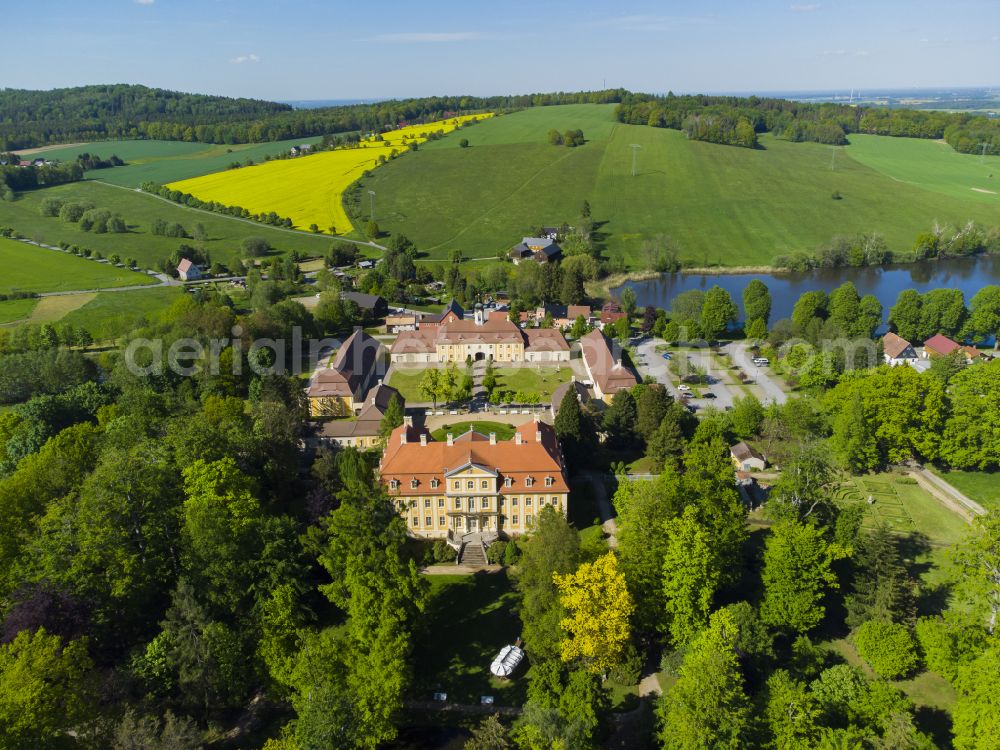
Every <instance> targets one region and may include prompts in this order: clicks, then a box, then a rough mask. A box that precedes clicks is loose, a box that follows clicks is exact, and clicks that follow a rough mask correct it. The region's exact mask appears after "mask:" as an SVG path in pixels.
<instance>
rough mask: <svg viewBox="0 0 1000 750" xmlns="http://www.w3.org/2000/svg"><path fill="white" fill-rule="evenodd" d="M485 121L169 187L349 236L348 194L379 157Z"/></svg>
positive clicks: (444, 123) (391, 136)
mask: <svg viewBox="0 0 1000 750" xmlns="http://www.w3.org/2000/svg"><path fill="white" fill-rule="evenodd" d="M486 117H489V115H463V116H462V117H456V118H453V119H450V120H440V121H437V122H431V123H427V124H425V125H411V126H408V127H404V128H400V129H399V130H392V131H389V132H387V133H383V134H382V135H381V137H380V138H379V139H378V140H375V139H374V138H371V137H370V138H368V139H366V140H363V141H362V142H361V143H360V144H359V145H358V146H357V147H356V148H345V149H337V150H335V151H323V152H320V153H317V154H311V155H309V156H302V157H299V158H297V159H285V160H281V161H272V162H267V163H265V164H260V165H256V166H253V167H243V168H240V169H232V170H227V171H224V172H217V173H215V174H210V175H205V176H203V177H197V178H194V179H190V180H181V181H179V182H172V183H170V184H169V185H168V187H170V188H171V189H173V190H180V191H181V192H183V193H190V194H191V195H194V196H196V197H197V198H200V199H201V200H204V201H212V200H214V201H218V202H220V203H224V204H226V205H230V206H242V207H243V208H246V209H248V210H249V211H250V212H251V213H268V212H270V211H274V212H276V213H277V214H278V215H279V216H285V217H288V218H290V219H291V220H292V222H293V223H294V225H295V226H296V227H297V228H299V229H306V228H308V227H309V226H310V225H312V224H316V225H317V226H318V227H319V229H320V230H321V231H323V232H328V233H330V234H349V233H350V232H351V231H352V225H351V222H350V220H349V219H348V218H347V214H346V212H345V211H344V207H343V194H344V190H346V189H347V187H348V186H349V185H350V184H351V183H352V182H354V181H355V180H357V179H358V178H359V177H360V176H361V174H362V173H363V172H365V171H366V170H369V169H373V168H374V167H377V166H379V160H380V158H381V157H384V158H385V159H389V158H390V156H391V155H392V152H393V151H396V152H398V153H403V152H404V151H405V150H406V148H407V147H408V146H409V144H411V143H417V144H420V143H423V142H425V141H426V135H427V133H429V132H433V131H438V130H440V131H444V132H446V133H447V132H450V131H452V130H455V129H456V128H459V127H461V126H462V125H463V123H465V122H468V121H471V120H478V119H484V118H486ZM376 216H378V213H377V212H376Z"/></svg>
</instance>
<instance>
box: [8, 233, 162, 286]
mask: <svg viewBox="0 0 1000 750" xmlns="http://www.w3.org/2000/svg"><path fill="white" fill-rule="evenodd" d="M0 267H2V268H3V269H4V272H3V275H2V276H0V294H3V293H8V294H9V293H10V292H61V291H72V290H77V289H79V290H89V289H109V288H113V287H121V286H140V285H147V284H155V283H156V280H155V279H152V278H150V277H149V276H147V275H146V274H142V273H136V272H135V271H129V270H126V269H124V268H116V267H115V266H112V265H111V264H109V263H98V262H97V261H94V260H84V259H83V258H78V257H76V256H74V255H69V254H67V253H63V252H59V251H57V250H48V249H46V248H41V247H35V246H34V245H28V244H26V243H24V242H17V241H15V240H8V239H0Z"/></svg>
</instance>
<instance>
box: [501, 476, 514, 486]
mask: <svg viewBox="0 0 1000 750" xmlns="http://www.w3.org/2000/svg"><path fill="white" fill-rule="evenodd" d="M503 486H504V487H513V486H514V477H504V478H503Z"/></svg>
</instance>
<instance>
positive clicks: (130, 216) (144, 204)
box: [0, 180, 330, 288]
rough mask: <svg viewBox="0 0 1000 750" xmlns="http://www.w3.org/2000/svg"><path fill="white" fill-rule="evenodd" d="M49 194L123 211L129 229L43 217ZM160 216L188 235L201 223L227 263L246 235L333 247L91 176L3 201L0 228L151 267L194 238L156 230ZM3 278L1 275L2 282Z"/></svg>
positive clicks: (281, 243) (324, 240) (311, 247)
mask: <svg viewBox="0 0 1000 750" xmlns="http://www.w3.org/2000/svg"><path fill="white" fill-rule="evenodd" d="M47 197H52V198H59V199H61V200H63V201H78V202H85V203H91V204H93V205H94V206H97V207H99V208H106V209H108V210H109V211H112V212H114V213H118V214H121V216H122V218H124V219H125V223H126V224H127V225H128V228H129V231H128V232H126V233H125V234H111V233H108V234H94V233H93V232H85V231H83V230H82V229H80V227H79V226H78V225H77V224H71V223H67V222H64V221H61V220H59V219H58V218H55V217H48V216H42V215H41V214H40V213H39V204H40V203H41V202H42V199H44V198H47ZM156 219H163V220H164V221H166V222H168V223H174V222H177V223H179V224H181V225H182V226H184V227H185V228H186V229H187V230H188V232H189V233H190V232H192V231H193V229H194V225H195V224H199V223H200V224H202V225H203V226H204V227H205V231H206V232H207V234H208V240H207V241H205V242H203V243H199V244H202V245H204V247H205V248H206V249H207V250H208V252H209V254H210V255H211V257H212V260H218V261H220V262H222V263H225V264H226V265H230V264H232V263H233V261H234V260H235V259H237V258H239V257H240V255H241V252H240V242H241V241H242V240H243V239H244V238H246V237H263V238H265V239H266V240H267V241H268V242H269V243H270V244H271V246H272V247H274V248H276V249H277V250H278V251H279V252H288V251H291V250H298V251H299V252H301V253H303V254H305V255H312V256H319V255H323V254H325V253H326V251H327V250H328V249H329V247H330V238H329V237H317V236H314V235H311V234H308V233H304V232H283V231H279V230H278V229H274V228H272V227H267V226H264V225H262V224H254V223H252V222H246V221H239V220H237V219H233V218H230V217H226V216H222V215H220V214H213V213H209V212H206V211H196V210H194V209H190V208H186V207H182V206H178V205H176V204H174V203H170V202H169V201H164V200H161V199H160V198H157V197H155V196H152V195H147V194H145V193H139V192H136V191H134V190H125V189H123V188H119V187H113V186H111V185H104V184H101V183H99V182H94V181H90V180H87V181H84V182H75V183H71V184H68V185H57V186H55V187H51V188H45V189H42V190H31V191H27V192H24V193H20V194H19V195H18V196H17V200H15V201H12V202H10V201H0V226H3V225H5V226H10V227H13V228H14V229H16V230H17V231H18V232H19V233H20V234H22V235H24V236H25V237H30V238H32V239H34V240H38V241H41V242H45V243H47V244H50V245H57V244H59V243H60V242H67V243H69V244H71V245H78V246H80V247H89V248H91V249H93V250H97V251H99V252H101V253H102V254H103V255H105V256H108V255H110V254H111V253H118V255H120V256H121V257H123V258H125V257H131V258H135V259H136V260H138V261H139V264H140V265H141V266H142V267H144V268H151V267H153V266H154V265H155V264H156V262H157V261H159V260H162V259H165V258H167V257H169V256H170V255H171V253H173V252H174V251H175V250H177V248H178V247H179V246H180V245H181V244H182V243H187V244H194V242H193V241H192V240H185V239H179V238H176V237H161V236H158V235H154V234H152V233H151V232H150V227H151V226H152V224H153V222H154V221H155V220H156ZM2 282H3V280H2V279H0V283H2ZM73 288H85V287H80V286H77V287H73Z"/></svg>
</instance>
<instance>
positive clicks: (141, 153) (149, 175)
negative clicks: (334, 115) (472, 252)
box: [44, 137, 322, 187]
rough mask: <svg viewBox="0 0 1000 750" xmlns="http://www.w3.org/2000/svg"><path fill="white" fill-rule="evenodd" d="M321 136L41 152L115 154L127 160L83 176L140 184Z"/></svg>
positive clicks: (213, 168) (105, 144)
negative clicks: (270, 141) (250, 141)
mask: <svg viewBox="0 0 1000 750" xmlns="http://www.w3.org/2000/svg"><path fill="white" fill-rule="evenodd" d="M321 140H322V138H319V137H311V138H296V139H293V140H288V141H275V142H272V143H240V144H234V145H218V144H212V143H187V142H185V141H155V140H125V141H95V142H93V143H82V144H79V145H76V146H60V147H57V148H51V149H46V150H45V152H44V156H45V158H46V159H59V160H61V161H73V160H74V159H76V157H77V155H78V154H82V153H84V152H87V153H90V154H97V155H99V156H100V157H101V158H104V159H107V158H108V157H110V156H111V155H112V154H115V155H116V156H118V157H119V158H121V159H122V160H123V161H125V162H126V165H125V166H124V167H113V168H110V169H91V170H89V171H87V172H86V173H85V174H84V176H85V177H86V178H87V179H90V180H100V181H101V182H107V183H110V184H112V185H121V186H124V187H139V185H141V184H142V183H144V182H146V181H149V180H152V181H153V182H158V183H160V184H165V183H167V182H171V181H174V180H186V179H190V178H191V177H198V176H200V175H203V174H210V173H211V172H217V171H219V170H220V169H227V168H228V167H229V165H230V164H232V163H233V162H234V161H238V162H240V163H243V162H245V161H246V160H247V159H252V160H253V161H263V160H264V158H265V157H267V156H275V155H277V154H281V153H286V152H287V151H288V149H290V148H291V147H292V146H298V145H301V144H303V143H309V144H314V143H318V142H319V141H321Z"/></svg>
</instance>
